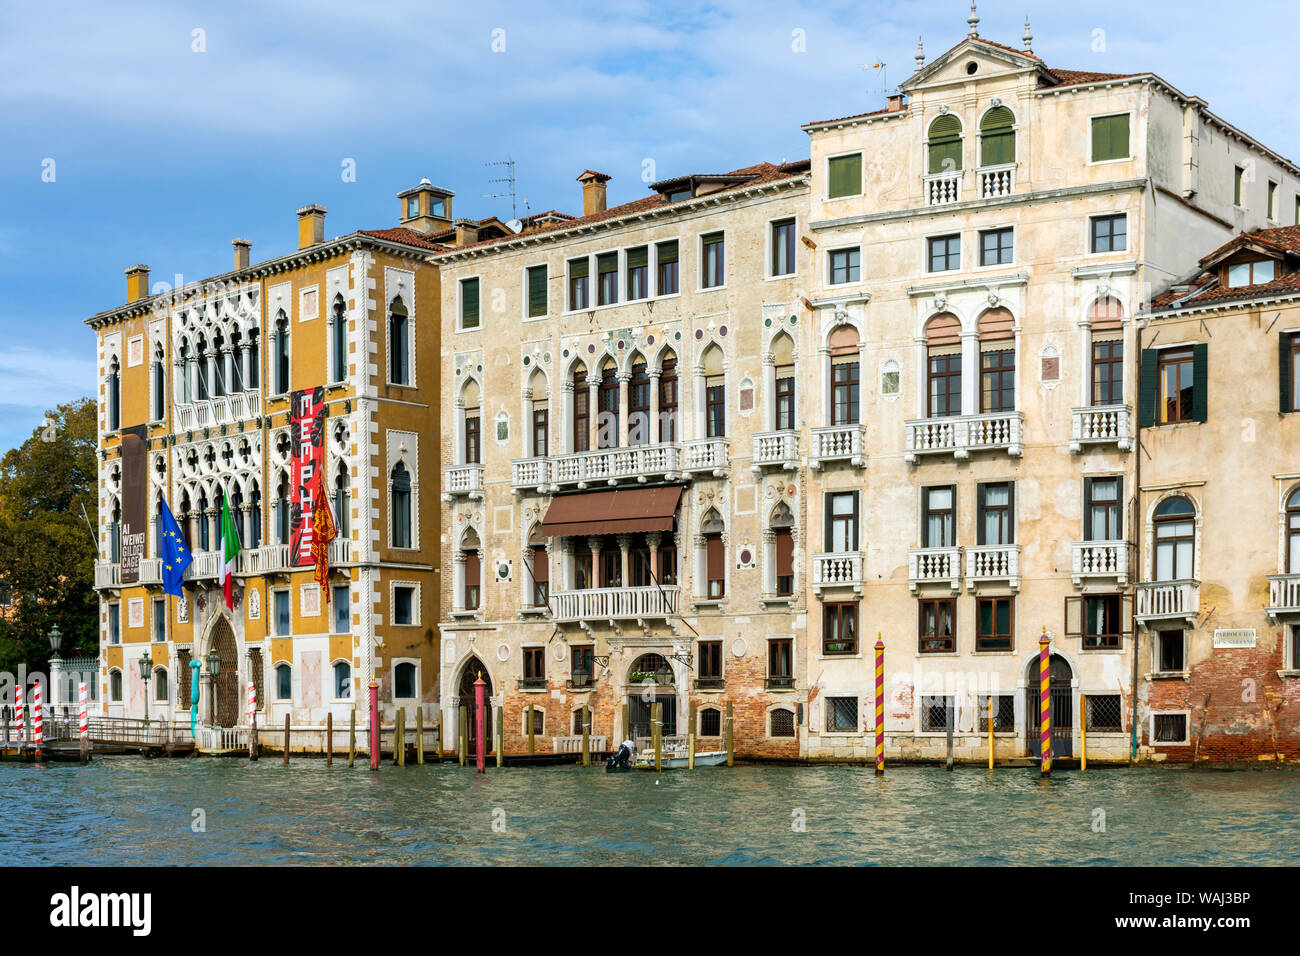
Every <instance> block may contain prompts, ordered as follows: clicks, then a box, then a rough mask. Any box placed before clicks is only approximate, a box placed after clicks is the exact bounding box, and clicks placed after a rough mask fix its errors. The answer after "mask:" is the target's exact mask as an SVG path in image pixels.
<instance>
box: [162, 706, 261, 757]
mask: <svg viewBox="0 0 1300 956" xmlns="http://www.w3.org/2000/svg"><path fill="white" fill-rule="evenodd" d="M168 743H169V745H170V737H169V739H168ZM248 759H249V760H256V759H257V711H256V710H254V711H252V712H251V713H250V714H249V715H248Z"/></svg>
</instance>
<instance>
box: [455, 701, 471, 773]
mask: <svg viewBox="0 0 1300 956" xmlns="http://www.w3.org/2000/svg"><path fill="white" fill-rule="evenodd" d="M456 736H457V737H458V738H459V744H458V746H457V752H458V754H459V756H460V765H461V766H462V767H463V766H465V759H466V757H467V756H468V755H469V707H468V706H466V705H465V704H461V707H460V732H459V733H458V734H457V735H456Z"/></svg>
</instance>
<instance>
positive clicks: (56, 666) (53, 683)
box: [46, 624, 68, 717]
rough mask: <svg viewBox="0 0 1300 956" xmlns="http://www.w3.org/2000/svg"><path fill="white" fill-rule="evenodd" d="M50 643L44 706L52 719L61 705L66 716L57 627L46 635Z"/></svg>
mask: <svg viewBox="0 0 1300 956" xmlns="http://www.w3.org/2000/svg"><path fill="white" fill-rule="evenodd" d="M46 638H47V639H48V640H49V642H50V651H51V654H50V699H49V701H48V702H47V704H46V706H48V707H49V708H50V716H51V717H53V716H54V715H55V714H56V713H57V712H56V710H55V707H56V706H57V705H58V704H63V705H64V707H63V715H64V716H65V717H66V716H67V714H68V707H67V701H66V700H64V698H63V658H61V657H60V656H59V648H61V647H62V646H63V632H62V631H60V630H59V625H57V624H55V625H54V626H53V627H51V628H50V633H49V634H47V635H46Z"/></svg>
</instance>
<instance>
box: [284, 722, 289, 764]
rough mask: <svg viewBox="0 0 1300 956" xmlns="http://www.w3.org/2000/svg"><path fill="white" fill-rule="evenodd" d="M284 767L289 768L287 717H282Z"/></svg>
mask: <svg viewBox="0 0 1300 956" xmlns="http://www.w3.org/2000/svg"><path fill="white" fill-rule="evenodd" d="M284 765H285V766H286V767H287V766H289V715H288V714H285V715H284Z"/></svg>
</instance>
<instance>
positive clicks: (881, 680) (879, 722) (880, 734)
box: [876, 631, 885, 773]
mask: <svg viewBox="0 0 1300 956" xmlns="http://www.w3.org/2000/svg"><path fill="white" fill-rule="evenodd" d="M884 772H885V642H884V641H883V640H882V639H881V635H880V632H879V631H876V773H884Z"/></svg>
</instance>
